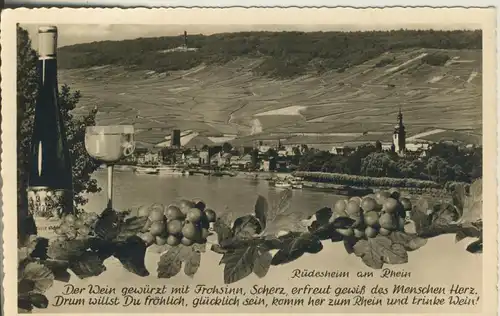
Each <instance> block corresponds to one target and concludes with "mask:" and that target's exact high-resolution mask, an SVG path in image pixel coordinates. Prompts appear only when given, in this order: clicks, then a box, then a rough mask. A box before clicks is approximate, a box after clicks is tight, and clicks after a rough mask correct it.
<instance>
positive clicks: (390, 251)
mask: <svg viewBox="0 0 500 316" xmlns="http://www.w3.org/2000/svg"><path fill="white" fill-rule="evenodd" d="M468 191H469V192H470V193H466V188H465V186H464V185H462V184H457V185H456V186H455V190H454V192H453V195H452V202H451V203H448V202H438V203H435V204H434V205H429V203H428V201H427V200H426V199H424V198H420V199H419V200H418V201H417V202H416V203H415V205H412V203H411V201H410V200H409V199H408V198H407V197H404V196H401V194H400V193H399V191H397V190H396V189H394V190H391V191H379V192H377V193H376V194H369V195H367V196H364V197H352V198H350V199H341V200H338V201H337V202H336V203H335V204H334V205H333V206H332V207H324V208H322V209H320V210H318V211H316V212H315V213H314V214H313V215H312V216H310V217H309V218H301V217H300V215H298V214H297V213H294V212H292V211H291V208H290V203H291V196H292V194H291V191H290V190H285V191H283V192H282V194H281V196H280V198H279V199H278V200H277V201H276V202H275V203H272V205H271V204H270V203H269V201H268V200H267V199H266V198H264V197H263V196H258V198H257V200H256V202H255V206H254V209H253V210H252V212H251V213H249V214H247V215H243V216H241V217H238V218H236V219H235V220H234V221H233V220H232V218H231V213H230V212H226V213H225V214H217V213H216V212H215V211H214V210H212V209H210V208H208V207H207V205H205V203H204V202H203V201H201V200H187V199H185V200H181V201H180V203H179V204H177V205H176V204H171V205H168V206H164V205H161V204H152V205H150V206H143V207H140V208H138V209H136V210H129V211H126V212H121V211H117V210H112V209H106V210H104V211H103V212H102V213H101V214H100V215H97V214H96V213H93V212H91V213H85V212H83V213H80V214H78V215H67V216H65V217H64V218H63V219H62V223H61V225H60V227H58V228H57V229H55V232H56V234H57V235H58V238H56V239H54V240H51V241H50V242H49V240H47V239H44V238H41V237H37V236H31V237H30V238H28V240H27V241H26V243H25V244H24V245H21V247H19V248H18V260H19V270H18V271H19V276H18V308H19V311H20V312H30V311H31V310H32V309H33V308H46V307H47V306H48V300H47V298H46V296H45V295H44V293H45V291H46V290H47V289H48V288H50V287H51V286H52V285H53V282H54V281H60V282H69V280H70V277H71V275H70V273H69V272H68V270H70V271H71V272H73V273H74V274H75V275H76V276H77V277H79V278H80V279H85V278H89V277H93V276H99V275H100V274H101V273H103V272H104V271H106V267H105V265H104V261H105V260H106V259H108V258H110V257H115V258H117V259H118V260H119V261H120V262H121V264H122V265H123V268H124V269H126V270H128V271H129V272H131V273H134V274H136V275H139V276H142V277H146V276H149V275H150V271H148V270H147V268H146V267H145V264H144V259H145V256H146V250H147V249H148V248H151V250H155V251H157V252H159V253H161V256H160V259H159V262H158V265H157V271H156V272H157V277H158V278H172V277H175V276H176V275H178V274H179V273H180V272H181V270H182V267H183V266H184V269H183V273H184V274H186V275H187V276H190V277H193V276H194V275H195V274H196V272H197V270H198V268H199V267H200V265H201V260H202V253H204V252H206V251H207V245H210V250H211V251H213V252H215V253H218V254H220V255H221V259H220V263H219V264H220V265H224V272H223V279H224V283H225V284H231V283H235V282H238V281H240V280H242V279H243V278H245V277H247V276H249V275H250V274H252V273H253V274H255V275H257V276H258V277H260V278H263V277H265V276H266V274H267V272H268V271H269V268H270V266H278V265H282V264H287V263H289V262H292V261H294V260H297V259H299V258H300V257H301V256H303V255H304V254H306V253H309V254H315V253H318V252H320V251H321V250H322V249H323V243H324V242H334V243H337V242H341V243H343V244H344V246H345V249H346V251H347V253H348V254H354V255H355V256H357V257H359V258H360V260H362V262H363V263H364V264H365V265H367V266H368V267H371V268H373V269H381V268H382V267H383V266H384V265H386V264H404V263H406V262H408V252H409V251H415V250H417V249H419V248H420V247H422V246H424V245H425V244H426V242H427V239H428V238H431V237H435V236H438V235H442V234H455V236H456V238H455V239H456V241H457V242H458V241H460V240H462V239H464V238H467V237H469V238H475V239H476V240H475V241H474V242H472V243H471V244H469V245H468V246H467V251H469V252H471V253H481V252H482V243H483V233H482V182H481V180H476V181H475V182H474V183H473V184H471V185H470V187H469V188H468ZM272 252H273V253H274V255H273V254H272Z"/></svg>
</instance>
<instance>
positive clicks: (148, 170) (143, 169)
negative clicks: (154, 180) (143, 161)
mask: <svg viewBox="0 0 500 316" xmlns="http://www.w3.org/2000/svg"><path fill="white" fill-rule="evenodd" d="M134 171H135V173H137V174H158V169H157V168H156V167H153V166H137V167H136V168H135V170H134Z"/></svg>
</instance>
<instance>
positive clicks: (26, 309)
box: [17, 295, 33, 314]
mask: <svg viewBox="0 0 500 316" xmlns="http://www.w3.org/2000/svg"><path fill="white" fill-rule="evenodd" d="M17 310H18V313H19V314H24V313H30V312H31V311H32V310H33V304H31V300H30V298H29V296H28V295H18V297H17Z"/></svg>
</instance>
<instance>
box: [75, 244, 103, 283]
mask: <svg viewBox="0 0 500 316" xmlns="http://www.w3.org/2000/svg"><path fill="white" fill-rule="evenodd" d="M69 269H70V270H71V271H73V273H74V274H76V276H78V277H79V278H80V279H86V278H89V277H93V276H98V275H100V274H101V273H103V272H104V271H106V267H105V266H104V264H103V261H102V260H101V258H100V257H99V255H98V254H96V253H95V252H91V251H86V252H84V253H83V254H82V255H81V256H80V257H78V258H76V259H74V260H71V261H70V262H69Z"/></svg>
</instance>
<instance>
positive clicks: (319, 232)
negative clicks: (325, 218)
mask: <svg viewBox="0 0 500 316" xmlns="http://www.w3.org/2000/svg"><path fill="white" fill-rule="evenodd" d="M354 222H355V220H353V219H351V218H349V217H337V218H336V219H335V220H334V221H333V222H331V223H329V222H326V223H325V224H323V225H320V223H319V222H318V221H314V222H312V224H311V227H310V229H309V232H311V233H312V234H313V235H315V236H316V237H318V238H319V239H321V240H326V239H331V240H332V241H334V240H335V241H340V240H342V239H343V238H341V236H342V235H340V234H339V233H338V232H337V231H336V229H337V228H348V227H351V226H352V225H353V224H354Z"/></svg>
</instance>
